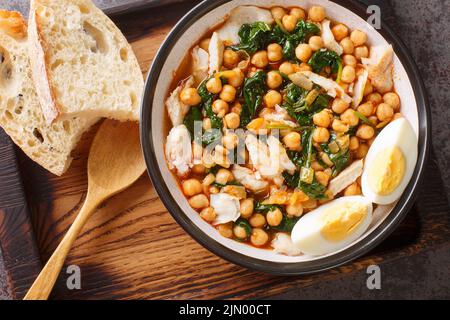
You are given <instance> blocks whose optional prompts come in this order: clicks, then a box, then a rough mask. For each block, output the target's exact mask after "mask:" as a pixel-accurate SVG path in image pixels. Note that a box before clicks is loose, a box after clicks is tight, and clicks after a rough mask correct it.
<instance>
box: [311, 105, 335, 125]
mask: <svg viewBox="0 0 450 320" xmlns="http://www.w3.org/2000/svg"><path fill="white" fill-rule="evenodd" d="M313 121H314V124H315V125H316V126H319V127H324V128H328V127H329V126H330V124H331V116H330V113H329V112H328V111H327V110H325V109H324V110H322V111H320V112H318V113H316V114H315V115H314V116H313Z"/></svg>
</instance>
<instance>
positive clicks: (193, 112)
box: [183, 106, 202, 140]
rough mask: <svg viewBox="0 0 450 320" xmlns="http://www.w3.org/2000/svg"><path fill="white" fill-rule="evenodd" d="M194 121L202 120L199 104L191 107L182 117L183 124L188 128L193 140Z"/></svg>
mask: <svg viewBox="0 0 450 320" xmlns="http://www.w3.org/2000/svg"><path fill="white" fill-rule="evenodd" d="M195 121H202V112H201V110H200V107H199V106H195V107H191V109H190V110H189V112H188V113H187V115H186V116H185V117H184V121H183V124H184V125H185V126H186V128H187V129H188V130H189V133H190V135H191V140H194V134H195V133H194V123H195Z"/></svg>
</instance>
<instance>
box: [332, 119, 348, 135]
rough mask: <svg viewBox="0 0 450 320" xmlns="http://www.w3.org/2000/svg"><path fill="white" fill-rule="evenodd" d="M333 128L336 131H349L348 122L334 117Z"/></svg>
mask: <svg viewBox="0 0 450 320" xmlns="http://www.w3.org/2000/svg"><path fill="white" fill-rule="evenodd" d="M332 128H333V130H334V131H336V132H342V133H345V132H347V131H348V129H349V126H348V125H347V124H345V123H343V122H342V121H341V120H339V119H334V120H333V125H332Z"/></svg>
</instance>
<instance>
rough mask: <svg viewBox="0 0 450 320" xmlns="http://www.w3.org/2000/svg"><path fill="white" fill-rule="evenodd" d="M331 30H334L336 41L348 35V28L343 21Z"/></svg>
mask: <svg viewBox="0 0 450 320" xmlns="http://www.w3.org/2000/svg"><path fill="white" fill-rule="evenodd" d="M331 32H333V36H334V39H336V41H341V40H342V39H344V38H345V37H347V36H348V28H347V26H345V25H343V24H342V23H338V24H337V25H335V26H334V27H333V28H331Z"/></svg>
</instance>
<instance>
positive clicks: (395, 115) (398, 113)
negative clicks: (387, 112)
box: [392, 112, 403, 120]
mask: <svg viewBox="0 0 450 320" xmlns="http://www.w3.org/2000/svg"><path fill="white" fill-rule="evenodd" d="M402 117H403V115H402V114H401V113H400V112H397V113H396V114H394V118H392V120H397V119H400V118H402Z"/></svg>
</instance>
